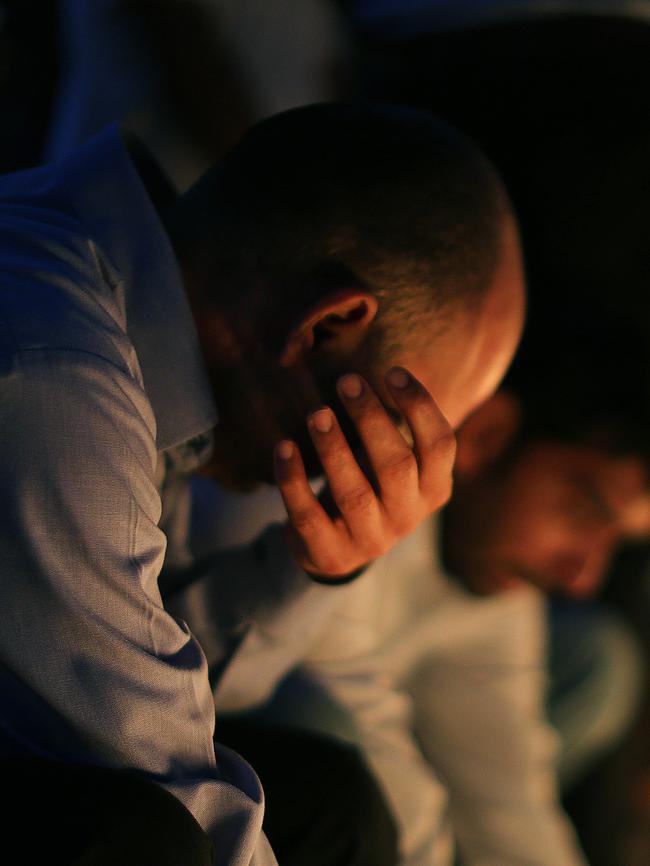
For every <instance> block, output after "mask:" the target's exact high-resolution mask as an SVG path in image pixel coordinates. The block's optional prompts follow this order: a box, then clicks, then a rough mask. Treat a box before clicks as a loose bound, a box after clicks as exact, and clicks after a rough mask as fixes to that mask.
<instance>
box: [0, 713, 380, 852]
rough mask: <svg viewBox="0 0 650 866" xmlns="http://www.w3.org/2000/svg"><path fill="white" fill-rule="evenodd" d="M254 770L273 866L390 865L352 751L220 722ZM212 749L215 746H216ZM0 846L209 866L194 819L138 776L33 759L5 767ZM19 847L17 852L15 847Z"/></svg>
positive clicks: (371, 787) (206, 844) (375, 794)
mask: <svg viewBox="0 0 650 866" xmlns="http://www.w3.org/2000/svg"><path fill="white" fill-rule="evenodd" d="M218 736H219V739H221V740H222V741H223V742H225V743H226V744H227V745H229V746H230V747H231V748H234V749H235V750H236V751H238V752H239V753H240V754H242V755H243V756H244V757H245V758H246V759H247V760H248V761H249V763H250V764H252V766H253V767H254V768H255V769H256V771H257V773H258V775H259V776H260V779H261V781H262V785H263V786H264V789H265V796H266V813H265V821H264V829H265V831H266V833H267V836H268V837H269V840H270V842H271V845H272V847H273V849H274V851H275V853H276V857H277V858H278V863H279V866H393V864H395V863H396V862H397V853H396V847H397V846H396V833H395V827H394V823H393V820H392V818H391V817H390V814H389V812H388V809H387V807H386V805H385V804H384V801H383V798H382V796H381V794H380V793H379V790H378V788H377V786H376V783H375V782H374V780H373V779H372V777H371V776H370V774H369V772H368V770H367V769H366V767H365V766H364V764H363V762H362V761H361V759H360V757H359V756H358V754H357V752H356V751H355V750H354V749H352V748H350V747H347V746H343V745H339V744H337V743H335V742H334V741H331V740H328V739H325V738H322V737H318V736H313V735H310V734H303V733H298V732H296V733H294V732H290V731H287V730H280V729H269V728H267V727H263V728H261V727H258V726H256V725H252V724H249V723H240V722H236V723H235V722H232V723H231V722H227V723H221V724H220V725H219V728H218ZM217 750H218V746H217ZM0 769H1V771H2V779H3V789H4V792H5V794H6V795H7V798H6V801H5V805H3V810H2V811H3V822H2V823H3V830H2V836H3V849H4V850H5V852H8V851H11V850H17V851H19V852H20V856H19V862H21V863H22V864H26V866H30V864H34V866H41V863H48V864H50V866H54V864H61V866H64V864H65V866H210V864H211V863H212V844H211V842H210V839H209V838H208V837H207V836H206V834H205V833H204V832H203V830H202V829H201V827H200V826H199V825H198V823H197V822H196V820H195V819H194V817H193V816H192V815H191V814H190V812H189V811H188V810H187V809H186V808H185V807H184V806H183V805H182V803H181V802H180V801H179V800H177V799H176V798H175V797H174V796H172V795H171V794H170V793H168V792H167V791H166V790H164V789H163V788H161V787H160V786H159V785H156V784H154V783H152V782H149V781H147V780H145V779H142V778H140V777H139V776H137V775H136V774H133V773H130V772H126V771H120V770H106V769H100V768H97V767H88V766H81V765H71V764H62V763H58V762H54V761H44V760H40V759H38V758H29V759H24V760H23V759H20V760H18V759H16V760H13V759H12V760H10V761H2V762H1V763H0ZM12 842H15V844H12Z"/></svg>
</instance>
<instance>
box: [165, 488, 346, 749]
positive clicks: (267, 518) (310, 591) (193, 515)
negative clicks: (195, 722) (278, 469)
mask: <svg viewBox="0 0 650 866" xmlns="http://www.w3.org/2000/svg"><path fill="white" fill-rule="evenodd" d="M195 480H196V479H195ZM199 480H200V481H202V479H199ZM205 488H206V485H204V484H198V485H196V484H190V481H189V479H188V478H187V477H183V476H177V477H176V478H169V479H168V482H167V483H166V485H165V489H164V491H163V518H162V524H161V525H163V526H164V528H165V532H166V534H167V537H168V539H169V542H170V544H169V547H168V550H167V556H166V559H165V570H164V573H163V576H162V585H163V595H164V598H165V605H166V606H167V607H168V609H169V610H171V611H173V613H174V614H175V615H176V616H179V617H181V618H182V619H183V620H184V621H186V622H187V623H189V625H190V628H191V629H192V632H193V634H194V635H196V637H197V638H198V640H199V641H200V643H201V646H202V647H203V650H204V652H205V653H206V656H207V659H208V664H209V671H210V680H211V683H212V687H213V691H214V697H215V702H216V706H217V709H218V710H219V711H225V712H238V711H243V710H248V709H251V708H253V707H256V706H259V705H261V704H263V703H264V702H265V701H266V700H268V698H269V697H270V696H271V694H272V693H273V691H274V690H275V688H276V687H277V686H278V684H279V683H280V681H281V680H282V679H283V677H284V676H285V675H286V674H287V673H288V672H289V671H290V670H291V669H292V668H293V667H295V665H296V664H298V663H299V662H300V661H301V660H302V659H303V657H304V656H305V654H306V652H307V650H308V648H309V647H310V646H311V645H312V643H313V642H314V641H315V640H316V639H317V638H318V636H319V635H320V634H321V632H322V631H323V630H324V629H325V628H326V626H327V624H328V622H329V620H330V617H331V615H332V613H333V612H334V611H335V610H337V609H338V608H339V607H340V606H341V604H342V603H343V602H344V600H345V598H346V593H347V591H348V587H347V586H346V585H342V586H330V585H328V584H319V583H316V582H314V581H313V580H311V579H310V578H309V577H308V575H307V574H305V572H304V571H302V569H301V568H299V567H298V566H297V565H296V563H295V562H294V560H293V558H292V557H291V555H290V554H289V551H288V547H287V545H286V544H285V542H284V539H283V530H282V526H281V524H280V523H278V522H273V521H278V520H280V519H281V518H282V516H283V514H285V512H284V507H283V506H282V503H281V500H280V497H279V494H278V495H277V496H274V495H273V494H272V492H271V491H267V492H263V493H260V494H255V495H252V496H244V497H242V496H233V495H230V494H226V493H225V492H223V491H220V490H218V489H214V490H209V489H208V490H206V489H205ZM197 491H198V494H199V495H197ZM197 523H200V524H201V526H200V530H199V532H198V533H197V526H196V524H197ZM197 535H198V536H201V537H200V538H197ZM243 539H246V540H247V541H246V543H237V544H235V543H233V542H234V541H242V540H243ZM251 539H254V540H253V541H251ZM197 553H198V558H197V557H196V554H197ZM217 734H218V728H217ZM217 738H218V737H217Z"/></svg>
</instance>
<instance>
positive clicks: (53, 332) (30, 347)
mask: <svg viewBox="0 0 650 866" xmlns="http://www.w3.org/2000/svg"><path fill="white" fill-rule="evenodd" d="M24 174H27V173H24ZM35 175H36V178H34V179H33V180H32V183H33V182H34V181H36V182H37V181H38V172H35ZM1 196H2V184H1V182H0V198H1ZM65 205H66V203H65V201H62V200H60V199H58V200H57V201H56V202H52V201H48V200H47V197H44V198H43V199H41V200H39V196H38V195H37V194H36V193H35V194H34V195H33V196H32V197H30V196H28V195H24V196H23V197H21V198H19V199H18V200H9V201H7V200H4V201H2V200H0V369H2V368H4V369H7V368H9V367H11V364H12V363H13V360H14V359H15V357H16V356H17V355H18V354H20V353H25V352H35V351H43V350H71V351H78V352H85V353H88V354H89V355H94V356H97V357H101V358H104V359H105V360H106V361H107V362H109V363H110V364H112V365H114V366H115V367H117V368H120V369H121V370H123V372H124V373H125V374H127V375H129V376H130V377H132V378H135V379H136V380H138V381H139V383H140V384H142V378H141V373H140V369H139V365H138V361H137V357H136V353H135V350H134V348H133V345H132V343H131V341H130V339H129V338H128V336H127V332H126V311H125V306H124V293H123V287H122V286H121V284H120V280H119V278H118V276H117V274H116V273H115V271H114V269H113V267H112V265H111V263H110V262H109V261H108V260H107V259H106V258H105V256H104V255H103V253H102V251H101V249H100V248H99V247H98V246H97V244H96V243H95V241H94V239H93V238H91V237H89V236H88V234H87V232H86V231H85V230H84V228H83V226H82V225H81V224H80V223H79V222H78V221H77V220H76V219H75V217H74V214H73V213H72V212H71V211H70V210H69V209H68V208H66V206H65Z"/></svg>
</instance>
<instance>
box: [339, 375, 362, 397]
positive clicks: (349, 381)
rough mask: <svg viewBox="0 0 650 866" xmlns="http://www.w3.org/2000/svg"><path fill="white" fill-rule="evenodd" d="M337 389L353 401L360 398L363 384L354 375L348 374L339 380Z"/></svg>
mask: <svg viewBox="0 0 650 866" xmlns="http://www.w3.org/2000/svg"><path fill="white" fill-rule="evenodd" d="M339 388H340V389H341V391H342V393H343V394H344V395H345V396H346V397H350V398H352V399H354V398H355V397H360V396H361V393H362V391H363V382H362V381H361V378H360V377H359V376H357V375H356V374H355V373H349V374H348V375H347V376H343V378H342V379H339Z"/></svg>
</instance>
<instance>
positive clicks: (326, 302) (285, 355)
mask: <svg viewBox="0 0 650 866" xmlns="http://www.w3.org/2000/svg"><path fill="white" fill-rule="evenodd" d="M377 309H378V303H377V299H376V298H375V297H374V295H371V294H370V293H369V292H365V291H360V290H359V289H341V290H337V291H335V292H330V293H328V294H327V295H325V296H324V297H323V298H321V299H320V300H319V301H318V302H317V303H316V304H315V305H314V306H313V307H311V308H310V309H309V310H308V311H307V312H306V313H305V314H304V315H303V316H301V318H300V320H299V321H298V323H297V324H296V325H295V326H294V327H293V328H292V329H291V331H290V332H289V334H288V335H287V339H286V341H285V343H284V346H283V348H282V351H281V352H280V356H279V362H280V365H281V366H283V367H291V366H294V365H296V364H301V363H304V362H305V361H306V360H307V359H308V358H309V357H310V356H313V355H314V354H315V353H317V352H319V353H323V352H327V353H331V354H335V353H340V354H345V353H350V352H352V351H354V349H356V348H357V347H358V346H359V344H360V343H361V341H362V340H363V338H364V337H365V334H366V332H367V330H368V327H369V325H370V323H371V322H372V321H373V319H374V318H375V316H376V315H377Z"/></svg>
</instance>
